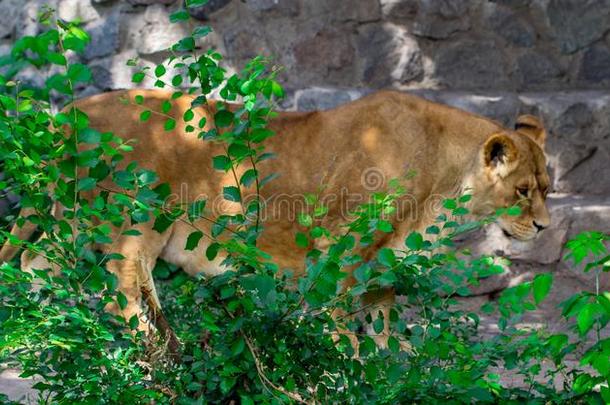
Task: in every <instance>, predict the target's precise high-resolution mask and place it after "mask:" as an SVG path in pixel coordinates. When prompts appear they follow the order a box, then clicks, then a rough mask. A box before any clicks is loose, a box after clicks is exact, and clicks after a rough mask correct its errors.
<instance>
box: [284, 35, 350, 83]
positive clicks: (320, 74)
mask: <svg viewBox="0 0 610 405" xmlns="http://www.w3.org/2000/svg"><path fill="white" fill-rule="evenodd" d="M293 49H294V50H293V51H294V59H295V62H296V63H295V70H296V71H297V72H299V73H298V75H299V79H300V81H301V82H302V83H312V84H319V83H320V82H322V83H324V84H327V85H332V84H337V83H340V82H341V81H342V80H344V78H345V76H346V75H347V76H351V75H352V71H353V70H354V69H350V67H353V66H354V59H355V57H354V54H355V51H354V47H353V46H352V44H351V42H350V38H349V35H348V34H347V33H345V32H338V31H334V30H332V29H330V30H326V29H325V30H322V31H320V32H317V33H316V34H315V35H314V36H313V37H310V38H306V39H305V40H303V41H302V42H299V43H297V44H296V45H295V46H294V48H293Z"/></svg>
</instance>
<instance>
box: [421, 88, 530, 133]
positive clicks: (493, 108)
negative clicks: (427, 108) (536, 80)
mask: <svg viewBox="0 0 610 405" xmlns="http://www.w3.org/2000/svg"><path fill="white" fill-rule="evenodd" d="M413 93H415V94H417V95H419V96H421V97H424V98H426V99H428V100H430V101H434V102H437V103H441V104H447V105H450V106H452V107H455V108H459V109H461V110H465V111H469V112H472V113H474V114H478V115H482V116H485V117H488V118H491V119H494V120H496V121H498V122H500V123H501V124H503V125H505V126H508V127H510V126H511V124H513V123H514V120H515V118H516V117H517V115H518V112H519V107H520V103H519V99H518V98H517V97H516V96H515V95H514V94H512V93H498V94H484V95H483V94H471V93H466V92H461V91H451V92H439V91H434V90H423V91H422V90H416V91H413Z"/></svg>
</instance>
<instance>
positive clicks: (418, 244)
mask: <svg viewBox="0 0 610 405" xmlns="http://www.w3.org/2000/svg"><path fill="white" fill-rule="evenodd" d="M405 245H406V246H407V247H408V248H409V249H411V250H421V248H422V247H423V246H424V238H423V236H421V234H420V233H419V232H411V233H410V234H409V236H407V239H405Z"/></svg>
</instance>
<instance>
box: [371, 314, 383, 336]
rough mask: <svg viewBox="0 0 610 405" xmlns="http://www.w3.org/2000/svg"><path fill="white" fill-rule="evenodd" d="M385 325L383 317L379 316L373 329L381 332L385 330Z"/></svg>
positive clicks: (378, 332) (374, 322)
mask: <svg viewBox="0 0 610 405" xmlns="http://www.w3.org/2000/svg"><path fill="white" fill-rule="evenodd" d="M383 327H384V322H383V319H382V318H381V317H378V318H376V319H375V320H374V321H373V330H374V331H375V333H377V334H380V333H381V332H383Z"/></svg>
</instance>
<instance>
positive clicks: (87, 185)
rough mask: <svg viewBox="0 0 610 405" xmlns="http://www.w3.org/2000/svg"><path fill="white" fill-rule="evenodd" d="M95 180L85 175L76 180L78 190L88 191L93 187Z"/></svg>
mask: <svg viewBox="0 0 610 405" xmlns="http://www.w3.org/2000/svg"><path fill="white" fill-rule="evenodd" d="M96 184H97V180H96V179H93V178H91V177H85V178H82V179H79V180H78V191H89V190H93V189H94V188H95V185H96Z"/></svg>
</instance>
